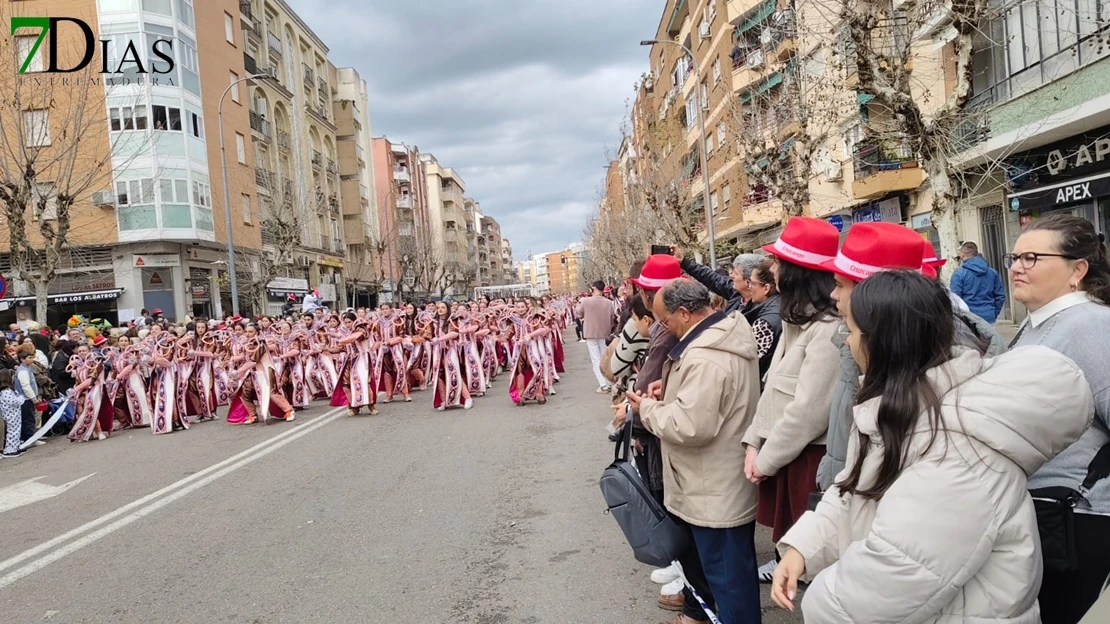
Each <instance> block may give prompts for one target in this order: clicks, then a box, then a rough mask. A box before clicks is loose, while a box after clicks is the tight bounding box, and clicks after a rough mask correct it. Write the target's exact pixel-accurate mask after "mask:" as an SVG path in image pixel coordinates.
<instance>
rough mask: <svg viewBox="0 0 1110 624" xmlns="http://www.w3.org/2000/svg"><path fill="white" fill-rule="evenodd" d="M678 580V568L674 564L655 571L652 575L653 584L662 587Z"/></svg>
mask: <svg viewBox="0 0 1110 624" xmlns="http://www.w3.org/2000/svg"><path fill="white" fill-rule="evenodd" d="M676 580H678V568H676V567H675V565H674V564H673V563H672V564H671V565H669V566H667V567H665V568H659V569H658V570H653V571H652V573H651V582H652V583H659V584H660V585H666V584H668V583H673V582H674V581H676ZM669 593H671V594H674V593H675V592H669Z"/></svg>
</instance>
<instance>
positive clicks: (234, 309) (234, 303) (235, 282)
mask: <svg viewBox="0 0 1110 624" xmlns="http://www.w3.org/2000/svg"><path fill="white" fill-rule="evenodd" d="M269 77H270V76H269V75H267V74H251V75H249V76H247V77H245V78H240V79H239V80H236V81H235V82H233V83H231V84H229V85H227V88H226V89H224V92H223V93H222V94H221V95H220V104H219V105H218V106H217V107H216V117H217V118H218V119H219V122H220V168H221V169H223V176H224V216H225V217H226V218H227V221H226V223H227V272H228V276H229V277H230V278H231V313H232V314H234V315H235V316H239V277H238V276H237V275H236V274H235V235H234V234H233V233H232V231H231V191H230V190H229V189H228V188H227V150H226V149H225V147H224V98H225V97H227V94H228V92H229V91H231V90H232V89H233V88H235V87H237V86H239V83H240V82H246V81H248V80H258V79H260V78H261V79H265V78H269Z"/></svg>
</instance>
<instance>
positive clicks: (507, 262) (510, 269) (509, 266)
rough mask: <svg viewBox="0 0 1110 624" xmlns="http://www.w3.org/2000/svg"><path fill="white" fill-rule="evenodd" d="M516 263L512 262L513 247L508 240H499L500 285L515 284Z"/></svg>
mask: <svg viewBox="0 0 1110 624" xmlns="http://www.w3.org/2000/svg"><path fill="white" fill-rule="evenodd" d="M515 267H516V263H514V262H513V245H512V243H510V242H509V239H507V238H502V239H501V271H502V277H501V283H502V284H516V283H519V282H517V281H516V279H517V276H516V270H515Z"/></svg>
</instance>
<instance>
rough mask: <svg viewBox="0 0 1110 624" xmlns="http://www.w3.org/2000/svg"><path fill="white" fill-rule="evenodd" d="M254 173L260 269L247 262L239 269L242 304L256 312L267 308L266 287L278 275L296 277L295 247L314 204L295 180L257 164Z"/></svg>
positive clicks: (303, 237) (301, 242) (302, 239)
mask: <svg viewBox="0 0 1110 624" xmlns="http://www.w3.org/2000/svg"><path fill="white" fill-rule="evenodd" d="M254 175H255V177H256V181H257V182H258V186H259V187H260V188H261V189H263V191H265V192H264V193H261V194H260V197H261V199H260V204H261V205H260V212H261V215H262V253H261V255H260V257H259V259H258V270H257V271H256V272H255V271H250V267H249V266H246V267H244V268H243V269H240V270H239V271H238V275H239V283H241V284H245V285H247V288H242V289H240V305H242V306H243V307H244V308H245V309H248V310H253V311H255V312H261V311H264V310H265V308H266V302H267V296H266V288H267V286H268V285H269V284H270V282H271V281H273V279H274V278H275V277H293V276H294V275H295V274H296V272H297V265H296V254H295V253H294V252H295V250H296V249H297V248H298V247H300V246H301V245H303V244H304V243H305V226H306V223H307V219H308V215H309V214H310V212H312V213H314V211H315V208H314V207H312V206H311V205H310V204H311V202H308V201H306V200H305V199H302V198H300V197H298V193H297V189H296V186H295V184H294V183H293V181H292V180H290V179H288V178H285V177H284V176H282V175H279V174H278V173H275V172H273V171H270V170H268V169H265V168H264V167H262V166H261V165H259V166H256V167H255V170H254Z"/></svg>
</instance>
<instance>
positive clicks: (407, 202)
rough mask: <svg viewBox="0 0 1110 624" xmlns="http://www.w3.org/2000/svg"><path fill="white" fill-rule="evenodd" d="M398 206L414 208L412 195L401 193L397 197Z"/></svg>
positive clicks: (407, 208) (408, 208)
mask: <svg viewBox="0 0 1110 624" xmlns="http://www.w3.org/2000/svg"><path fill="white" fill-rule="evenodd" d="M397 207H398V208H404V209H406V210H412V197H411V196H409V195H401V196H399V197H397Z"/></svg>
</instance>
